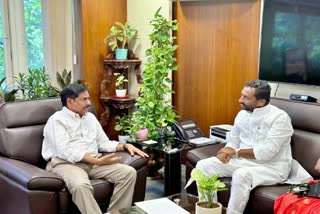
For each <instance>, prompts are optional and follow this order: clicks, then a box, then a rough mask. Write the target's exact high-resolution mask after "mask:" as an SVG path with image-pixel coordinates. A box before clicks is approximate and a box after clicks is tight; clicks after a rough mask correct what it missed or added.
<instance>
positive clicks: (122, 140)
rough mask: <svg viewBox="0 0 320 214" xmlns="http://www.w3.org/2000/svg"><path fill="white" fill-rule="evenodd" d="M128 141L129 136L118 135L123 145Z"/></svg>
mask: <svg viewBox="0 0 320 214" xmlns="http://www.w3.org/2000/svg"><path fill="white" fill-rule="evenodd" d="M128 139H130V136H129V135H118V140H119V142H120V143H122V144H123V143H126V142H127V140H128Z"/></svg>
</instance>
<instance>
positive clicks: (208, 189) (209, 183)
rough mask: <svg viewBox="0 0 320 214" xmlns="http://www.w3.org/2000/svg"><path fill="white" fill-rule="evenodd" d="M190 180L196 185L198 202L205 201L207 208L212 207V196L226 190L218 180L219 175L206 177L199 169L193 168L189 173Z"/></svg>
mask: <svg viewBox="0 0 320 214" xmlns="http://www.w3.org/2000/svg"><path fill="white" fill-rule="evenodd" d="M191 178H192V179H193V180H195V181H196V182H197V183H198V191H199V192H200V201H207V202H208V204H207V205H208V208H210V207H211V206H212V203H213V197H214V194H215V193H216V192H218V191H222V190H226V189H227V188H226V185H225V184H224V183H223V182H221V181H220V180H218V178H219V174H215V175H212V176H206V175H205V174H204V173H203V172H202V171H201V170H200V169H197V168H194V169H193V170H192V171H191Z"/></svg>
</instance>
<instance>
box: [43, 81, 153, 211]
mask: <svg viewBox="0 0 320 214" xmlns="http://www.w3.org/2000/svg"><path fill="white" fill-rule="evenodd" d="M61 101H62V105H63V108H62V110H61V111H58V112H56V113H55V114H53V115H52V116H51V117H50V118H49V120H48V122H47V124H46V126H45V128H44V133H43V135H44V140H43V145H42V156H43V158H44V159H45V160H47V161H48V164H47V167H46V169H47V170H48V171H51V172H53V173H55V174H57V175H58V176H60V177H61V178H62V179H63V180H64V182H65V183H66V186H67V188H68V190H69V191H70V193H71V195H72V200H73V202H74V203H75V204H76V205H77V207H78V208H79V210H80V212H81V213H82V214H101V210H100V208H99V206H98V204H97V202H96V201H95V199H94V197H93V188H92V186H91V183H90V180H89V179H92V178H94V179H105V180H108V181H109V182H111V183H113V184H114V189H113V195H112V197H111V201H110V204H109V208H108V210H109V211H112V210H119V209H121V208H125V207H129V206H131V203H132V196H133V191H134V185H135V182H136V171H135V169H134V168H133V167H131V166H128V165H125V164H120V163H119V161H120V160H121V157H117V156H115V154H114V153H111V154H108V155H105V156H102V155H101V153H99V152H115V151H124V150H126V151H128V152H129V153H130V154H131V155H134V154H135V153H137V154H139V155H140V156H142V157H147V156H148V155H147V154H145V153H144V152H142V151H141V150H139V149H137V148H136V147H134V146H133V145H131V144H119V142H117V141H111V140H109V138H108V137H107V135H106V134H105V133H104V131H103V129H102V127H101V125H100V123H99V122H98V120H97V119H96V117H95V116H94V115H93V114H92V113H90V112H88V109H89V106H90V99H89V93H88V91H87V89H86V88H85V87H83V86H81V85H78V84H71V85H69V86H67V87H66V88H65V89H63V90H62V92H61Z"/></svg>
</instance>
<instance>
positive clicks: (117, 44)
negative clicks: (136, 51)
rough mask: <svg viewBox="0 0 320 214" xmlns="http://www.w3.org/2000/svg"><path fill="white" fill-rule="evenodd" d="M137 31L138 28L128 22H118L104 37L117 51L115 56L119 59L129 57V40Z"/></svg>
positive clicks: (112, 48) (113, 49)
mask: <svg viewBox="0 0 320 214" xmlns="http://www.w3.org/2000/svg"><path fill="white" fill-rule="evenodd" d="M136 33H137V30H136V29H134V28H133V27H131V25H130V24H129V23H128V22H126V23H125V24H123V23H121V22H116V23H115V25H113V26H112V27H111V29H110V33H109V35H108V36H107V37H106V38H105V39H104V42H105V43H107V44H108V45H109V46H110V48H111V50H112V51H115V58H116V59H119V60H123V59H127V57H128V48H127V43H128V41H129V40H130V39H131V38H133V37H134V36H135V35H136Z"/></svg>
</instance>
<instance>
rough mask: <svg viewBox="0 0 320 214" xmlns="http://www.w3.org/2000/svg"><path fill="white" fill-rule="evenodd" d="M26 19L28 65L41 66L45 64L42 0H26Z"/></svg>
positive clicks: (32, 66)
mask: <svg viewBox="0 0 320 214" xmlns="http://www.w3.org/2000/svg"><path fill="white" fill-rule="evenodd" d="M24 19H25V28H26V29H25V30H26V40H27V47H28V48H27V51H28V66H29V68H41V67H43V66H44V64H43V33H42V15H41V0H24Z"/></svg>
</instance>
